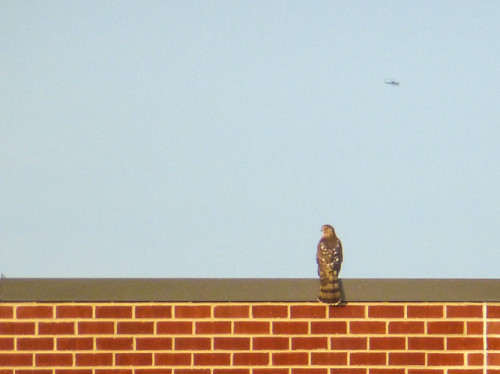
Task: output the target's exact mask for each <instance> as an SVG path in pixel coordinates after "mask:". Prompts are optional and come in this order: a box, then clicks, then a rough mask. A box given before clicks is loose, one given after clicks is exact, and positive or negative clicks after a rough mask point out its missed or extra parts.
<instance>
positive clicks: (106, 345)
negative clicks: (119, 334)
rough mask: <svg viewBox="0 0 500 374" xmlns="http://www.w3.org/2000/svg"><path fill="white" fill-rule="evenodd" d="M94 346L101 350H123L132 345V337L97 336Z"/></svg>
mask: <svg viewBox="0 0 500 374" xmlns="http://www.w3.org/2000/svg"><path fill="white" fill-rule="evenodd" d="M96 346H97V349H98V350H101V351H123V350H131V349H132V348H133V347H134V340H133V339H132V338H97V340H96Z"/></svg>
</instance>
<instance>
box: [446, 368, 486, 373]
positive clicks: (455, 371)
mask: <svg viewBox="0 0 500 374" xmlns="http://www.w3.org/2000/svg"><path fill="white" fill-rule="evenodd" d="M448 374H483V369H448Z"/></svg>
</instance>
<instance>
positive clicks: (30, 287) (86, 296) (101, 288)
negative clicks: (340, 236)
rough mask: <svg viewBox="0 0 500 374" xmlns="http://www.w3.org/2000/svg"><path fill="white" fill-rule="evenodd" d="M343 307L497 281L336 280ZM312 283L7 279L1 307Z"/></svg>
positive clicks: (235, 297)
mask: <svg viewBox="0 0 500 374" xmlns="http://www.w3.org/2000/svg"><path fill="white" fill-rule="evenodd" d="M340 283H341V291H342V299H343V300H344V301H345V302H500V279H370V278H352V279H341V280H340ZM318 289H319V280H318V279H316V278H312V279H311V278H163V279H158V278H135V279H130V278H128V279H125V278H7V279H1V280H0V302H313V301H316V297H317V293H318Z"/></svg>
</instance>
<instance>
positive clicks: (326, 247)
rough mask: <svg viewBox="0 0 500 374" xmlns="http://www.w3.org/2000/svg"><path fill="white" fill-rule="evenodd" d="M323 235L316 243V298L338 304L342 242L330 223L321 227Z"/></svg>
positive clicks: (339, 300)
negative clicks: (317, 280)
mask: <svg viewBox="0 0 500 374" xmlns="http://www.w3.org/2000/svg"><path fill="white" fill-rule="evenodd" d="M321 230H322V231H323V237H322V238H321V240H320V241H319V243H318V250H317V252H316V262H317V263H318V275H319V278H320V284H321V285H320V289H319V295H318V300H319V301H321V302H322V303H326V304H333V305H338V304H340V302H341V294H340V286H339V278H338V277H339V273H340V268H341V266H342V260H343V253H342V243H341V242H340V239H339V238H337V235H335V230H334V229H333V227H332V226H330V225H324V226H323V227H321Z"/></svg>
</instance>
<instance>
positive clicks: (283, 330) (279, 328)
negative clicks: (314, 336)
mask: <svg viewBox="0 0 500 374" xmlns="http://www.w3.org/2000/svg"><path fill="white" fill-rule="evenodd" d="M308 330H309V327H308V323H307V322H273V334H275V335H280V334H307V333H308Z"/></svg>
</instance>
